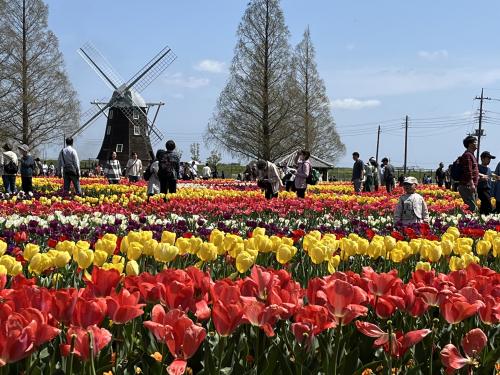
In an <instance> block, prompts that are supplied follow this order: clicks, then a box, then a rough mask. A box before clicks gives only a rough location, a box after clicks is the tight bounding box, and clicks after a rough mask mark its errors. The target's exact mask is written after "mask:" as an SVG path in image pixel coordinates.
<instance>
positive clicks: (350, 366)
mask: <svg viewBox="0 0 500 375" xmlns="http://www.w3.org/2000/svg"><path fill="white" fill-rule="evenodd" d="M360 364H361V363H360V361H359V349H358V348H357V347H356V348H355V349H354V350H351V351H349V353H348V354H347V355H346V356H345V357H344V359H343V360H342V363H341V365H340V367H339V369H340V373H341V374H353V373H354V372H355V371H356V369H358V368H359V365H360Z"/></svg>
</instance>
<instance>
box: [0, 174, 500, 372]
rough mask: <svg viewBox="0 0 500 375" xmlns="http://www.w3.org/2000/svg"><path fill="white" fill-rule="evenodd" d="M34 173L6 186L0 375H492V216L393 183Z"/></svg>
mask: <svg viewBox="0 0 500 375" xmlns="http://www.w3.org/2000/svg"><path fill="white" fill-rule="evenodd" d="M61 185H62V180H60V179H57V178H39V179H37V178H35V179H34V188H35V193H34V194H33V195H23V194H21V193H20V194H18V195H16V196H5V195H0V300H1V303H0V375H2V374H26V375H28V374H31V375H35V374H91V375H95V374H98V375H102V374H106V375H111V374H176V375H177V374H179V375H180V374H256V375H257V374H259V375H260V374H269V375H271V374H326V375H330V374H334V375H340V374H359V375H367V374H391V375H392V374H444V373H457V374H500V324H499V323H500V215H491V216H488V217H485V216H482V217H481V216H477V215H472V214H470V213H469V212H467V210H466V206H464V205H463V202H462V200H461V199H460V197H459V195H458V193H455V192H451V191H448V190H444V189H441V188H438V187H436V186H431V185H422V186H419V188H418V189H417V191H418V192H419V193H420V194H421V195H423V196H424V198H425V200H426V202H427V205H428V207H429V211H430V218H431V219H430V223H429V224H419V225H415V226H411V227H404V228H402V227H398V226H396V225H394V223H393V219H392V213H393V211H394V208H395V205H396V203H397V200H398V197H399V194H401V193H402V190H401V188H396V190H395V192H394V194H393V195H387V194H386V192H385V190H384V191H379V192H374V193H362V194H360V195H356V194H354V192H353V188H352V186H351V185H350V184H349V183H321V184H319V185H316V186H310V187H309V188H308V191H307V196H306V199H303V200H300V199H296V198H295V193H291V192H282V193H280V197H279V198H278V199H273V200H265V199H264V197H263V193H262V192H261V191H260V190H259V189H258V188H257V186H256V185H255V183H250V182H239V181H234V180H208V181H191V182H189V183H188V182H185V183H184V182H180V183H179V186H178V193H177V194H173V195H169V196H167V197H164V196H161V195H156V196H153V197H151V198H150V199H149V200H148V197H147V196H146V187H145V184H144V182H140V183H138V184H130V185H129V184H121V185H108V184H107V183H106V182H105V180H103V179H82V190H83V195H82V196H81V197H79V196H67V195H64V194H63V193H62V192H61Z"/></svg>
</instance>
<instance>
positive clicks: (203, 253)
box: [196, 242, 217, 262]
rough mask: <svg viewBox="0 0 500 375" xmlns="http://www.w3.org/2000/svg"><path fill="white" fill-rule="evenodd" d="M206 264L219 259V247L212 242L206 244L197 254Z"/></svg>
mask: <svg viewBox="0 0 500 375" xmlns="http://www.w3.org/2000/svg"><path fill="white" fill-rule="evenodd" d="M196 255H197V256H198V258H200V259H201V260H202V261H204V262H210V261H212V260H215V259H217V247H216V246H215V245H214V244H213V243H210V242H204V243H203V244H202V245H201V247H200V250H199V251H198V253H197V254H196Z"/></svg>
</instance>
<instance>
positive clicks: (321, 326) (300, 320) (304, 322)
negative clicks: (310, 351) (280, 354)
mask: <svg viewBox="0 0 500 375" xmlns="http://www.w3.org/2000/svg"><path fill="white" fill-rule="evenodd" d="M294 319H295V323H292V332H293V334H294V335H295V339H296V340H297V341H298V342H300V343H303V342H304V341H305V343H306V345H307V346H310V345H311V344H312V340H313V339H314V337H315V336H316V335H319V334H320V333H321V332H323V331H324V330H326V329H329V328H334V327H335V326H336V325H337V324H336V323H335V321H334V320H332V317H331V316H330V314H329V313H328V310H327V309H326V308H325V307H323V306H318V305H307V306H303V307H301V308H299V309H298V310H297V311H296V313H295V316H294Z"/></svg>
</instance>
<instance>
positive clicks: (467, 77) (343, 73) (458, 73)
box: [325, 67, 500, 98]
mask: <svg viewBox="0 0 500 375" xmlns="http://www.w3.org/2000/svg"><path fill="white" fill-rule="evenodd" d="M499 82H500V68H489V69H488V68H474V69H472V68H452V69H432V70H430V69H425V70H415V69H402V68H396V67H393V68H380V69H378V68H364V69H347V70H336V71H335V72H333V74H331V75H328V77H327V78H326V79H325V83H326V84H327V89H328V86H331V87H332V90H330V91H333V88H334V91H335V92H337V93H342V94H341V95H345V96H346V97H364V98H367V97H368V98H369V97H380V96H388V95H403V94H413V93H420V92H430V91H438V90H449V89H455V88H461V87H467V88H471V87H472V88H477V87H489V86H493V85H496V84H498V83H499Z"/></svg>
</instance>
